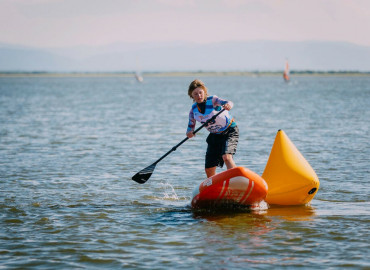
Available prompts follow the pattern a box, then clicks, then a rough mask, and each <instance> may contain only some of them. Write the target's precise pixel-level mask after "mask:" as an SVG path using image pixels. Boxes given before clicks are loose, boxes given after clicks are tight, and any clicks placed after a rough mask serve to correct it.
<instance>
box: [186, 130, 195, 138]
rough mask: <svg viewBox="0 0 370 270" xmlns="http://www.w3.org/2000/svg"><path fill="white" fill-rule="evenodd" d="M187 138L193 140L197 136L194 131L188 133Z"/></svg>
mask: <svg viewBox="0 0 370 270" xmlns="http://www.w3.org/2000/svg"><path fill="white" fill-rule="evenodd" d="M186 136H187V137H188V138H189V139H190V138H193V137H194V136H195V134H194V133H193V131H189V132H188V133H186Z"/></svg>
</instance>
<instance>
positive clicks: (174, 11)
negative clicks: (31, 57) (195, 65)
mask: <svg viewBox="0 0 370 270" xmlns="http://www.w3.org/2000/svg"><path fill="white" fill-rule="evenodd" d="M251 40H276V41H304V40H323V41H346V42H351V43H355V44H358V45H365V46H370V0H0V43H11V44H18V45H27V46H35V47H69V46H76V45H91V46H100V45H107V44H110V43H115V42H150V41H152V42H154V41H155V42H173V41H180V42H196V43H203V44H204V43H211V42H221V41H251Z"/></svg>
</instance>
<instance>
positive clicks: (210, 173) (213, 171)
mask: <svg viewBox="0 0 370 270" xmlns="http://www.w3.org/2000/svg"><path fill="white" fill-rule="evenodd" d="M205 170H206V174H207V178H210V177H211V176H214V175H215V174H216V167H212V168H206V169H205Z"/></svg>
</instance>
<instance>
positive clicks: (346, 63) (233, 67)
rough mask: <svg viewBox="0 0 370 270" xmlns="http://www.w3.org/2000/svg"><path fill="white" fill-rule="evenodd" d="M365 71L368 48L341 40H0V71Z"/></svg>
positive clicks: (369, 55)
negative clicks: (67, 44) (62, 44)
mask: <svg viewBox="0 0 370 270" xmlns="http://www.w3.org/2000/svg"><path fill="white" fill-rule="evenodd" d="M286 58H287V59H289V63H290V68H291V70H292V71H294V70H297V71H302V70H317V71H328V70H330V71H370V47H365V46H359V45H355V44H351V43H345V42H321V41H306V42H277V41H251V42H221V43H211V44H196V43H182V42H176V43H170V44H168V43H114V44H110V45H108V46H103V47H88V46H80V47H73V48H57V49H44V48H31V47H24V46H15V45H10V44H0V71H49V72H58V71H60V72H69V71H76V72H78V71H87V72H88V71H97V72H109V71H123V72H132V71H136V70H140V71H200V70H202V71H277V70H282V69H283V68H284V62H285V59H286Z"/></svg>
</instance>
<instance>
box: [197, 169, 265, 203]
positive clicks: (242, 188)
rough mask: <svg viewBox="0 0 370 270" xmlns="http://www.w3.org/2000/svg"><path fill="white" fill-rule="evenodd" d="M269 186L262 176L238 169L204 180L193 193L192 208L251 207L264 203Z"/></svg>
mask: <svg viewBox="0 0 370 270" xmlns="http://www.w3.org/2000/svg"><path fill="white" fill-rule="evenodd" d="M267 189H268V187H267V184H266V182H265V181H264V180H263V179H262V177H261V176H259V175H258V174H256V173H254V172H252V171H251V170H249V169H247V168H244V167H236V168H233V169H229V170H226V171H224V172H221V173H219V174H216V175H214V176H212V177H210V178H208V179H206V180H204V181H203V182H202V183H201V184H200V185H199V186H196V187H195V189H194V191H193V198H192V201H191V206H192V208H195V209H197V208H220V207H228V206H249V205H252V204H255V203H258V202H260V201H263V200H264V199H265V197H266V195H267Z"/></svg>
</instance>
